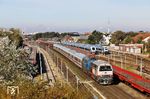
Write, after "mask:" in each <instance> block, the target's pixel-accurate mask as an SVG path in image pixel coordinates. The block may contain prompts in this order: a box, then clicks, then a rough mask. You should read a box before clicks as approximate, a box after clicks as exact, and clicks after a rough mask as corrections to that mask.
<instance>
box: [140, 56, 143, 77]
mask: <svg viewBox="0 0 150 99" xmlns="http://www.w3.org/2000/svg"><path fill="white" fill-rule="evenodd" d="M142 69H143V62H142V58H141V65H140V75H141V76H142Z"/></svg>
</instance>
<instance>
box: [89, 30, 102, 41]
mask: <svg viewBox="0 0 150 99" xmlns="http://www.w3.org/2000/svg"><path fill="white" fill-rule="evenodd" d="M102 39H103V33H101V32H99V31H96V30H94V31H93V32H92V35H90V36H89V37H88V40H87V43H89V44H98V43H99V42H100V41H101V40H102Z"/></svg>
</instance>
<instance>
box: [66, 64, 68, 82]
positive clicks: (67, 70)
mask: <svg viewBox="0 0 150 99" xmlns="http://www.w3.org/2000/svg"><path fill="white" fill-rule="evenodd" d="M66 70H67V71H66V79H67V82H68V67H67V66H66Z"/></svg>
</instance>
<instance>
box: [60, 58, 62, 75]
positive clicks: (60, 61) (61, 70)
mask: <svg viewBox="0 0 150 99" xmlns="http://www.w3.org/2000/svg"><path fill="white" fill-rule="evenodd" d="M60 66H61V73H62V60H60Z"/></svg>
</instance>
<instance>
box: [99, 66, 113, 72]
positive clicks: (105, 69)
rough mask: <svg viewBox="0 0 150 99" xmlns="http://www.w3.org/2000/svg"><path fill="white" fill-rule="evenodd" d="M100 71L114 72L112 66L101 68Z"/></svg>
mask: <svg viewBox="0 0 150 99" xmlns="http://www.w3.org/2000/svg"><path fill="white" fill-rule="evenodd" d="M99 71H112V69H111V66H101V67H100V68H99Z"/></svg>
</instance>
